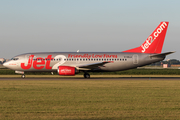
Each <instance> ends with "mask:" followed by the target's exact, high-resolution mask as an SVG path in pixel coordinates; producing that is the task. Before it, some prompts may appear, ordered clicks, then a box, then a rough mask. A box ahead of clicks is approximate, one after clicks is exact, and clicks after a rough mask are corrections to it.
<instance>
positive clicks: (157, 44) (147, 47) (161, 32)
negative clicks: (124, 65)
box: [123, 22, 169, 53]
mask: <svg viewBox="0 0 180 120" xmlns="http://www.w3.org/2000/svg"><path fill="white" fill-rule="evenodd" d="M168 24H169V22H161V23H160V24H159V25H158V27H157V28H156V29H155V30H154V31H153V33H152V34H151V35H150V36H149V37H148V38H147V39H146V40H145V42H144V43H143V44H142V45H141V46H139V47H137V48H133V49H130V50H126V51H123V52H132V53H161V51H162V47H163V43H164V39H165V36H166V31H167V28H168Z"/></svg>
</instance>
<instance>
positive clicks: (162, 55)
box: [150, 51, 175, 57]
mask: <svg viewBox="0 0 180 120" xmlns="http://www.w3.org/2000/svg"><path fill="white" fill-rule="evenodd" d="M172 53H175V51H174V52H166V53H160V54H153V55H150V57H165V56H166V55H169V54H172Z"/></svg>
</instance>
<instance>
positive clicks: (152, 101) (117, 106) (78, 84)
mask: <svg viewBox="0 0 180 120" xmlns="http://www.w3.org/2000/svg"><path fill="white" fill-rule="evenodd" d="M0 96H1V97H0V119H5V120H6V119H8V120H9V119H17V120H19V119H110V120H111V119H113V120H114V119H179V118H180V81H178V80H148V79H147V80H113V79H112V80H102V79H101V80H97V79H94V80H78V79H75V80H36V81H35V80H28V79H27V80H7V81H5V80H1V81H0Z"/></svg>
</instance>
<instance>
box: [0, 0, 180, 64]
mask: <svg viewBox="0 0 180 120" xmlns="http://www.w3.org/2000/svg"><path fill="white" fill-rule="evenodd" d="M179 5H180V1H179V0H171V1H170V0H150V1H145V0H136V1H135V0H126V1H125V0H0V16H1V17H0V18H1V19H0V51H1V52H0V58H11V57H13V56H15V55H18V54H22V53H27V52H55V51H56V52H75V51H77V50H80V51H81V52H87V51H89V52H95V51H97V52H121V51H124V50H127V49H130V48H134V47H137V46H140V45H141V44H142V43H143V42H144V41H145V40H146V38H147V37H148V36H149V35H150V34H151V33H152V32H153V30H154V29H155V28H156V27H157V25H158V24H159V23H160V22H161V21H169V27H168V31H167V34H166V39H165V43H164V47H163V50H162V52H168V51H176V53H174V54H172V55H169V56H167V58H166V59H179V60H180V55H179V54H180V47H179V44H180V42H179V36H178V35H179V34H180V23H179V21H180V15H179V13H180V7H179Z"/></svg>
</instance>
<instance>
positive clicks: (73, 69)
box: [3, 22, 173, 78]
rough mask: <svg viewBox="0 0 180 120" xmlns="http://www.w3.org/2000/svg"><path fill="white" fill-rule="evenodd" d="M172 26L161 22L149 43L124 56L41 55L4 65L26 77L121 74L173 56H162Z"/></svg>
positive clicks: (42, 53)
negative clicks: (34, 73)
mask: <svg viewBox="0 0 180 120" xmlns="http://www.w3.org/2000/svg"><path fill="white" fill-rule="evenodd" d="M168 24H169V22H161V23H160V24H159V25H158V27H157V28H156V29H155V30H154V31H153V33H152V34H151V35H150V36H149V37H148V38H147V39H146V40H145V42H144V43H143V44H142V45H141V46H139V47H136V48H133V49H130V50H126V51H123V52H41V53H27V54H21V55H18V56H15V57H14V58H12V59H11V60H10V61H7V62H5V63H4V64H3V65H4V66H5V67H7V68H9V69H12V70H15V73H19V74H22V78H25V74H24V73H25V72H28V71H48V72H54V71H57V72H58V74H59V75H66V76H70V75H75V74H78V73H79V72H84V78H90V75H89V74H88V72H90V71H91V72H97V71H98V72H99V71H121V70H127V69H132V68H137V67H139V66H144V65H148V64H151V63H154V62H158V61H161V60H164V59H165V57H166V55H168V54H171V53H173V52H166V53H161V51H162V47H163V43H164V39H165V35H166V31H167V28H168Z"/></svg>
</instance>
